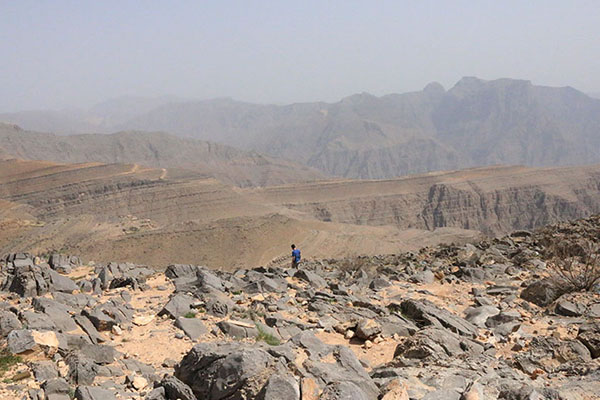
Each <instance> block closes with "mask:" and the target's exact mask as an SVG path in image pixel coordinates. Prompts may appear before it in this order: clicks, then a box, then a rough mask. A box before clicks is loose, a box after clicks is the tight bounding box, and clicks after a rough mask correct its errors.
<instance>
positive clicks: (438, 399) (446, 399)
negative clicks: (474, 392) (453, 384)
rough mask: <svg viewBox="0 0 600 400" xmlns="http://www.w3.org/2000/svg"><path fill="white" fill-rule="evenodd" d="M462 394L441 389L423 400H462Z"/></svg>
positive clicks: (452, 390) (428, 394)
mask: <svg viewBox="0 0 600 400" xmlns="http://www.w3.org/2000/svg"><path fill="white" fill-rule="evenodd" d="M460 398H461V394H460V393H459V392H457V391H456V390H454V389H440V390H435V391H433V392H430V393H427V394H426V395H425V397H423V400H460Z"/></svg>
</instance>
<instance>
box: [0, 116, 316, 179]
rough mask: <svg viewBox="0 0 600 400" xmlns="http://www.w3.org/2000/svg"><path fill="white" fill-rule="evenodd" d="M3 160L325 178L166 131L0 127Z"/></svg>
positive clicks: (236, 175) (219, 174) (217, 175)
mask: <svg viewBox="0 0 600 400" xmlns="http://www.w3.org/2000/svg"><path fill="white" fill-rule="evenodd" d="M0 157H3V158H23V159H29V160H48V161H57V162H66V163H85V162H101V163H139V164H142V165H145V166H150V167H158V168H187V169H191V170H193V171H195V172H197V173H201V174H203V175H205V176H211V177H215V178H217V179H219V180H221V181H223V182H225V183H230V184H234V185H237V186H264V185H273V184H283V183H294V182H305V181H310V180H314V179H320V178H322V177H323V175H322V174H321V173H319V172H318V171H316V170H313V169H311V168H308V167H305V166H303V165H300V164H297V163H294V162H292V161H287V160H283V159H276V158H273V157H268V156H264V155H261V154H258V153H256V152H254V151H242V150H238V149H235V148H233V147H230V146H226V145H221V144H216V143H211V142H204V141H199V140H194V139H185V138H178V137H175V136H172V135H168V134H165V133H160V132H120V133H115V134H83V135H70V136H57V135H53V134H48V133H40V132H30V131H25V130H23V129H21V128H19V127H18V126H15V125H8V124H2V123H0Z"/></svg>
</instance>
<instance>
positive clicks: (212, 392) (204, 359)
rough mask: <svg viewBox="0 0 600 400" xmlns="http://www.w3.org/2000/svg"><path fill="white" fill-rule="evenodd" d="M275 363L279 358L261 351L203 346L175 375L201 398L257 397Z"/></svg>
mask: <svg viewBox="0 0 600 400" xmlns="http://www.w3.org/2000/svg"><path fill="white" fill-rule="evenodd" d="M274 362H275V359H274V358H273V357H272V356H271V355H270V354H269V353H267V352H266V351H265V350H262V349H260V348H243V347H241V348H240V347H239V346H238V345H236V344H229V343H227V344H221V345H215V344H209V343H200V344H197V345H196V346H194V347H193V348H192V349H191V350H190V351H189V352H188V353H187V354H186V355H185V356H184V357H183V360H181V362H180V363H179V365H177V366H176V367H175V376H176V377H177V378H179V379H180V380H181V381H182V382H184V383H186V384H188V385H189V386H190V387H191V388H192V390H193V392H194V394H195V395H196V397H198V398H200V399H207V400H211V399H223V398H228V397H230V396H234V394H236V393H244V395H245V396H246V397H247V398H255V397H256V396H257V395H258V393H259V392H260V390H261V389H262V387H263V386H264V384H265V383H266V380H267V379H268V376H269V375H270V374H269V373H268V370H269V368H270V366H271V365H273V363H274ZM261 382H262V383H261ZM238 396H241V395H238Z"/></svg>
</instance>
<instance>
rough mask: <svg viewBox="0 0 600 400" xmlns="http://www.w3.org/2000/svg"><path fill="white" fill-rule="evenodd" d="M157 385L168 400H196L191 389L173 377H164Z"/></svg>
mask: <svg viewBox="0 0 600 400" xmlns="http://www.w3.org/2000/svg"><path fill="white" fill-rule="evenodd" d="M159 385H160V386H161V387H163V388H164V390H165V397H166V398H167V399H168V400H171V399H172V400H196V396H195V395H194V393H193V392H192V389H191V388H190V387H189V386H188V385H186V384H185V383H183V382H182V381H180V380H179V379H177V378H175V377H174V376H166V377H165V378H164V379H163V380H162V381H161V382H160V383H159Z"/></svg>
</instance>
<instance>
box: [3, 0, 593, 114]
mask: <svg viewBox="0 0 600 400" xmlns="http://www.w3.org/2000/svg"><path fill="white" fill-rule="evenodd" d="M599 38H600V1H597V0H591V1H576V0H571V1H563V0H561V1H554V0H543V1H535V0H532V1H511V0H503V1H497V0H494V1H487V0H477V1H474V0H470V1H459V0H456V1H450V0H448V1H446V0H443V1H439V0H436V1H429V0H414V1H402V0H395V1H383V0H382V1H379V0H365V1H354V0H344V1H335V0H332V1H323V0H319V1H313V0H301V1H300V0H298V1H291V0H285V1H281V0H273V1H261V0H252V1H248V0H240V1H231V0H219V1H201V0H196V1H185V0H179V1H152V0H144V1H128V0H118V1H112V0H102V1H80V0H78V1H62V0H52V1H44V0H37V1H29V0H19V1H14V0H0V54H1V57H0V111H4V112H8V111H17V110H25V109H62V108H87V107H90V106H91V105H93V104H95V103H99V102H101V101H104V100H106V99H109V98H113V97H119V96H124V95H130V96H148V97H156V96H161V95H171V96H178V97H183V98H194V99H208V98H214V97H232V98H234V99H237V100H243V101H249V102H257V103H277V104H282V103H292V102H302V101H317V100H322V101H336V100H339V99H340V98H342V97H345V96H348V95H351V94H353V93H359V92H369V93H372V94H375V95H383V94H387V93H401V92H406V91H414V90H421V89H422V88H423V87H424V86H425V85H426V84H427V83H429V82H432V81H437V82H440V83H441V84H442V85H444V86H445V87H446V88H449V87H451V86H452V85H454V84H455V83H456V82H457V81H458V80H459V79H460V78H461V77H463V76H477V77H479V78H483V79H496V78H502V77H508V78H520V79H528V80H531V81H533V83H535V84H541V85H547V86H573V87H575V88H577V89H579V90H582V91H584V92H600V73H599V72H600V39H599Z"/></svg>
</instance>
